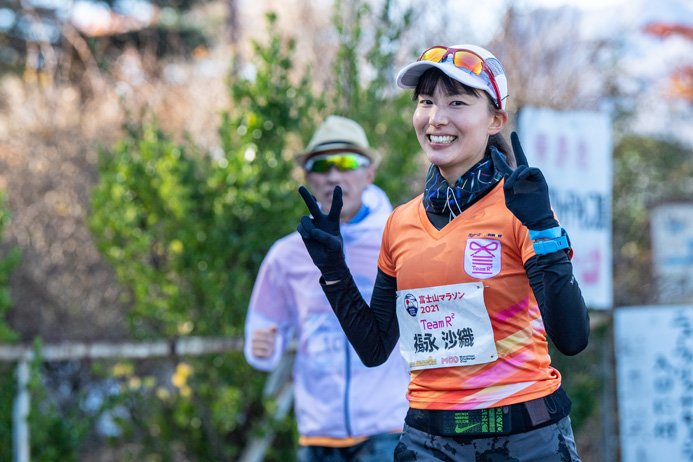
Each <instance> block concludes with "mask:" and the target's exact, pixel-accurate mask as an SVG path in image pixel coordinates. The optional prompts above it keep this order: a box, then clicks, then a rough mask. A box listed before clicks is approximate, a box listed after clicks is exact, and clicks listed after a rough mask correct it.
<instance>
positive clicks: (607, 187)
mask: <svg viewBox="0 0 693 462" xmlns="http://www.w3.org/2000/svg"><path fill="white" fill-rule="evenodd" d="M518 134H519V136H520V141H521V143H522V147H523V149H524V152H525V154H526V155H527V161H528V162H529V165H530V167H538V168H540V169H541V171H542V172H543V173H544V176H545V177H546V181H547V182H548V184H549V192H550V195H551V205H552V206H553V209H554V211H555V212H556V216H557V217H558V220H559V221H560V222H561V226H563V228H565V230H566V231H567V232H568V236H570V241H571V243H572V246H573V250H574V255H573V268H574V272H575V278H576V279H577V280H578V282H579V283H580V288H581V289H582V295H583V297H584V298H585V302H586V303H587V306H588V307H590V308H600V309H610V308H611V307H612V305H613V275H612V271H611V190H612V136H611V121H610V120H609V117H608V116H607V115H606V114H602V113H598V112H586V111H571V112H560V111H554V110H550V109H541V108H525V109H523V110H522V112H521V113H520V119H519V123H518Z"/></svg>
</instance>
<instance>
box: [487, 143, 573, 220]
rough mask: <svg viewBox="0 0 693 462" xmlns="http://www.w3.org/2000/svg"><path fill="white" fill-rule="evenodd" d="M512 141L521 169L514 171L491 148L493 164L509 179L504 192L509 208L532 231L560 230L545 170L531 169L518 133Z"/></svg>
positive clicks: (501, 156) (496, 151)
mask: <svg viewBox="0 0 693 462" xmlns="http://www.w3.org/2000/svg"><path fill="white" fill-rule="evenodd" d="M510 141H511V143H512V146H513V152H514V153H515V159H516V160H517V169H515V170H514V171H513V169H512V168H511V167H510V166H509V165H508V164H507V163H506V162H505V158H504V157H503V155H502V154H501V153H500V152H499V151H498V150H497V149H496V148H495V147H494V146H491V148H490V149H491V158H492V159H493V163H494V164H495V166H496V169H498V171H499V172H500V173H501V174H502V175H503V177H504V178H505V185H504V186H503V190H504V192H505V205H506V207H508V209H509V210H510V211H511V212H512V213H513V215H515V216H516V217H517V219H518V220H520V221H521V222H522V224H523V225H525V226H526V227H527V229H529V230H532V231H543V230H545V229H549V228H555V227H557V226H559V224H558V221H556V219H555V218H554V216H553V210H551V202H550V201H549V186H548V185H547V184H546V180H545V179H544V175H543V174H542V173H541V170H539V169H538V168H536V167H530V166H529V164H528V163H527V157H526V156H525V153H524V151H523V150H522V146H521V145H520V139H519V138H518V136H517V133H515V132H512V133H511V134H510Z"/></svg>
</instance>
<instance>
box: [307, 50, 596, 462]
mask: <svg viewBox="0 0 693 462" xmlns="http://www.w3.org/2000/svg"><path fill="white" fill-rule="evenodd" d="M397 84H398V85H399V86H400V87H402V88H411V89H414V95H413V99H414V101H415V102H416V110H415V112H414V116H413V120H412V122H413V126H414V130H415V131H416V134H417V137H418V140H419V143H420V144H421V148H422V150H423V152H424V154H425V155H426V158H427V159H428V161H429V162H430V164H431V166H430V168H429V171H428V176H427V179H426V185H425V189H424V192H423V194H422V195H420V196H419V197H417V198H415V199H414V200H412V201H411V202H409V203H407V204H405V205H403V206H401V207H398V208H397V209H395V210H394V212H392V214H391V215H390V217H389V219H388V223H387V225H386V228H385V232H384V234H383V240H382V246H381V250H380V257H379V259H378V276H377V279H376V282H375V287H374V290H373V295H372V298H371V302H370V307H369V306H368V305H367V304H366V302H365V301H364V300H363V298H362V297H361V295H360V294H359V292H358V289H357V288H356V286H355V284H354V282H353V278H352V277H351V274H350V272H349V268H348V267H347V265H346V262H345V259H344V255H343V252H342V240H341V236H340V234H339V220H338V217H339V213H340V212H339V211H340V209H341V199H340V197H341V194H340V189H339V187H337V188H335V193H334V195H333V200H332V208H331V210H330V212H329V214H327V215H325V214H323V213H322V212H321V211H320V208H319V207H318V206H317V204H316V203H315V200H314V199H313V198H312V196H311V195H310V193H309V192H308V191H307V190H306V189H305V188H301V189H300V192H301V195H302V196H303V199H304V200H305V202H306V204H307V206H308V209H309V211H310V213H311V215H312V217H310V216H304V217H302V218H301V222H300V224H299V225H298V231H299V233H300V234H301V236H302V237H303V241H304V243H305V245H306V247H307V249H308V251H309V253H310V254H311V257H312V259H313V262H314V263H315V264H316V266H317V267H318V268H319V269H320V271H321V273H322V276H323V277H322V279H321V281H320V282H321V286H322V288H323V290H324V292H325V294H326V295H327V298H328V299H329V301H330V304H331V306H332V308H333V310H334V311H335V313H336V314H337V317H338V318H339V320H340V323H341V325H342V328H343V329H344V331H345V332H346V334H347V337H348V338H349V340H350V342H351V343H352V345H353V346H354V348H355V349H356V351H357V353H358V354H359V356H360V357H361V359H362V361H363V362H364V364H366V365H368V366H375V365H378V364H380V363H382V362H383V361H385V360H386V359H387V357H388V355H389V354H390V352H391V351H392V349H393V348H394V347H395V345H396V343H397V340H398V339H399V340H400V350H401V353H402V356H403V357H404V358H405V360H406V362H407V364H408V366H409V369H410V371H411V381H410V384H409V388H408V392H407V398H408V400H409V406H410V407H409V411H408V413H407V416H406V418H405V426H404V432H403V433H402V436H401V438H400V442H399V445H398V446H397V448H396V450H395V460H397V461H413V460H416V461H439V460H443V461H478V460H494V461H499V460H508V461H538V460H541V461H579V460H580V459H579V457H578V455H577V451H576V449H575V442H574V437H573V432H572V429H571V424H570V419H569V417H568V414H569V412H570V407H571V402H570V399H569V398H568V395H567V394H566V392H565V390H564V389H563V388H562V387H561V375H560V373H559V372H558V371H557V370H556V369H554V368H553V367H552V366H551V358H550V357H549V352H548V342H547V335H548V337H549V338H550V339H551V341H552V342H553V343H554V345H555V346H556V348H557V349H558V350H559V351H560V352H562V353H563V354H566V355H574V354H577V353H579V352H580V351H582V350H583V349H584V348H585V347H586V346H587V342H588V337H589V317H588V312H587V308H586V307H585V303H584V301H583V298H582V295H581V292H580V288H579V287H578V284H577V282H576V281H575V279H574V277H573V269H572V265H571V263H570V258H571V256H572V250H571V248H570V240H569V239H568V236H567V234H566V232H565V230H564V229H562V228H561V227H560V225H559V223H558V221H557V219H556V218H555V216H554V213H553V210H552V208H551V204H550V202H549V192H548V186H547V184H546V181H545V179H544V176H543V175H542V173H541V171H539V170H538V169H537V168H533V167H529V165H528V162H527V159H526V157H525V155H524V153H523V151H522V148H521V146H520V142H519V139H518V137H517V134H515V133H512V134H511V142H512V150H511V149H510V148H509V147H508V145H507V143H505V141H504V140H503V138H502V136H501V135H500V131H501V130H502V129H503V127H504V126H505V124H506V122H507V119H508V116H507V113H506V111H505V99H506V97H507V94H508V91H507V79H506V75H505V71H504V69H503V66H502V65H501V63H500V62H499V61H498V59H496V58H495V57H494V56H493V55H492V54H491V53H490V52H488V51H487V50H485V49H483V48H480V47H477V46H473V45H456V46H454V47H449V48H448V47H440V46H439V47H432V48H430V49H428V50H426V51H425V52H424V53H422V55H421V57H420V58H419V59H418V60H417V61H416V62H414V63H412V64H409V65H408V66H406V67H405V68H403V69H402V70H401V71H400V72H399V75H398V77H397ZM499 149H500V151H499ZM501 151H502V152H501ZM514 167H516V168H515V169H513V168H514Z"/></svg>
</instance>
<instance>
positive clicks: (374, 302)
mask: <svg viewBox="0 0 693 462" xmlns="http://www.w3.org/2000/svg"><path fill="white" fill-rule="evenodd" d="M320 283H321V286H322V289H323V291H324V292H325V295H326V296H327V300H328V301H329V302H330V305H331V306H332V309H333V310H334V312H335V314H336V315H337V318H338V319H339V323H340V324H341V325H342V329H344V332H345V333H346V336H347V338H348V339H349V342H350V343H351V345H352V346H353V347H354V350H356V353H357V354H358V355H359V358H361V361H362V362H363V364H365V365H366V366H368V367H374V366H379V365H380V364H382V363H384V362H385V361H387V358H389V357H390V353H392V350H393V349H394V348H395V345H396V344H397V340H398V339H399V325H398V324H397V318H396V316H395V305H396V302H395V300H396V291H397V279H396V278H394V277H392V276H388V275H387V274H385V273H383V272H382V271H380V268H378V276H377V277H376V279H375V286H374V287H373V296H372V298H371V306H370V307H369V306H368V305H367V304H366V302H365V300H364V299H363V297H362V296H361V293H360V292H359V290H358V288H357V287H356V284H355V283H354V280H353V278H352V277H351V274H350V275H349V277H348V278H345V279H342V280H341V281H339V282H337V283H335V284H330V285H326V284H325V283H324V280H322V279H321V280H320Z"/></svg>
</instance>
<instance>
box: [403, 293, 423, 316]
mask: <svg viewBox="0 0 693 462" xmlns="http://www.w3.org/2000/svg"><path fill="white" fill-rule="evenodd" d="M404 307H405V308H406V309H407V313H409V314H410V315H411V316H416V312H417V311H419V302H418V301H417V300H416V297H414V296H413V295H412V294H407V295H405V297H404Z"/></svg>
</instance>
